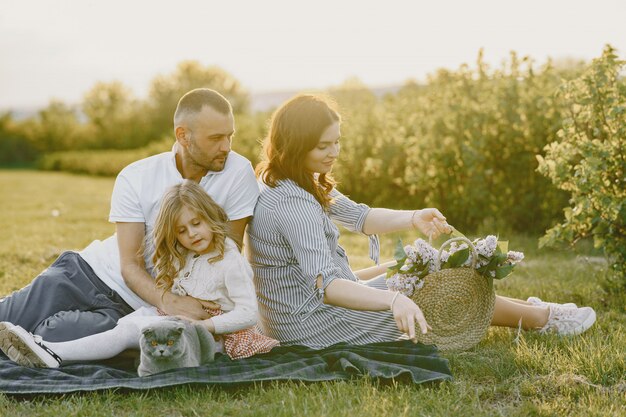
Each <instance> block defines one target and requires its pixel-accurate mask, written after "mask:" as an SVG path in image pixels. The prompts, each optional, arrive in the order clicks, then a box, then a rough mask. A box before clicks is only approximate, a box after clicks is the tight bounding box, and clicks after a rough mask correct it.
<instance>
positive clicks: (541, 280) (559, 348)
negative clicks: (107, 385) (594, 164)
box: [0, 171, 626, 417]
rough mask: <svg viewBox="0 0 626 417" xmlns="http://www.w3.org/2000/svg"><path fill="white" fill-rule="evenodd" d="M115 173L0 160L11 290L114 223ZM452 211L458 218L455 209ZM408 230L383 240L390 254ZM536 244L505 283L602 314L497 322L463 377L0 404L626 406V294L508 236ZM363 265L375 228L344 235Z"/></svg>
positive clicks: (34, 407)
mask: <svg viewBox="0 0 626 417" xmlns="http://www.w3.org/2000/svg"><path fill="white" fill-rule="evenodd" d="M112 187H113V179H111V178H93V177H87V176H77V175H70V174H61V173H41V172H34V171H0V213H1V214H2V216H0V230H2V231H3V238H2V239H1V240H0V294H7V293H10V292H11V291H13V290H16V289H18V288H21V287H23V286H24V285H26V284H28V282H30V281H31V280H32V278H34V277H35V276H36V275H37V274H38V273H39V272H40V271H42V270H43V269H44V268H45V267H47V266H48V265H49V264H50V263H52V262H53V261H54V259H55V258H56V257H57V256H58V255H59V254H60V253H61V252H62V251H63V250H65V249H80V248H82V247H84V246H85V245H87V244H88V243H89V242H90V241H91V240H93V239H99V238H105V237H106V236H108V235H110V234H111V233H112V232H113V231H114V227H113V225H111V224H109V223H108V222H107V215H108V209H109V207H108V205H109V197H110V193H111V189H112ZM451 222H453V221H452V220H451ZM396 238H397V236H391V237H386V238H385V239H383V240H382V246H383V252H384V254H385V255H387V257H389V256H390V254H391V252H392V248H393V242H394V240H395V239H396ZM503 238H506V239H508V240H509V241H510V248H511V249H515V250H522V251H524V252H525V253H526V261H525V262H524V263H522V264H521V265H520V266H519V267H518V269H517V270H516V271H515V273H514V274H513V275H512V276H510V277H508V278H506V279H505V280H503V281H502V282H497V283H496V289H497V291H498V293H501V294H503V295H507V296H511V297H519V298H525V297H527V296H529V295H535V296H539V297H541V298H543V299H549V300H553V301H560V302H566V301H571V302H575V303H578V304H582V305H590V306H592V307H594V308H595V309H596V312H597V313H598V321H597V323H596V325H595V326H594V327H593V328H592V329H591V330H590V331H589V332H587V333H585V334H584V335H583V336H581V337H576V338H558V337H555V336H545V335H538V334H536V333H533V332H518V331H517V330H516V329H491V330H490V331H489V334H488V336H487V337H486V338H485V340H484V341H483V342H482V343H481V344H480V345H479V346H477V347H476V348H474V349H472V350H470V351H468V352H462V353H455V354H452V353H448V354H444V356H445V357H446V358H448V359H449V360H450V365H451V368H452V372H453V374H454V376H455V379H454V381H452V382H449V383H443V384H439V385H429V386H412V385H407V384H400V383H389V384H382V383H379V382H377V381H374V380H370V379H367V378H362V379H358V380H354V381H350V382H328V383H315V384H303V383H299V382H289V383H266V384H262V385H249V386H241V387H236V388H228V389H224V388H217V387H212V386H180V387H176V388H168V389H157V390H151V391H143V392H133V391H121V390H111V391H106V392H98V393H83V394H70V395H62V396H31V397H13V396H6V395H2V394H0V416H35V415H36V416H55V417H57V416H111V415H120V416H122V415H124V416H155V415H159V416H162V415H165V416H197V415H201V416H205V415H206V416H272V417H279V416H346V415H351V414H354V413H358V414H359V415H360V416H363V417H365V416H376V417H381V416H405V415H406V416H410V415H416V416H421V415H424V416H430V415H433V416H457V415H463V416H483V415H484V416H488V415H507V416H508V415H510V416H526V415H538V416H619V415H626V365H625V361H626V358H625V356H626V355H625V351H626V331H625V329H626V314H625V310H624V305H626V295H625V294H620V293H616V292H611V291H609V290H607V288H608V287H607V286H605V285H602V283H603V281H604V280H605V273H604V269H605V267H606V264H605V261H604V259H603V258H602V257H601V256H599V254H598V253H597V252H594V251H593V250H592V249H591V247H590V246H589V245H588V244H585V242H583V244H582V245H580V247H579V248H578V249H577V250H576V251H557V250H538V249H537V244H536V242H537V237H530V236H519V235H518V236H503ZM342 239H343V241H342V244H343V245H344V246H345V247H346V249H347V251H348V254H349V255H351V259H352V264H353V266H354V267H355V269H358V268H361V267H366V266H369V263H368V261H367V258H366V256H359V254H366V253H367V250H366V245H367V242H366V239H364V238H362V237H360V236H355V235H347V236H344V237H343V238H342Z"/></svg>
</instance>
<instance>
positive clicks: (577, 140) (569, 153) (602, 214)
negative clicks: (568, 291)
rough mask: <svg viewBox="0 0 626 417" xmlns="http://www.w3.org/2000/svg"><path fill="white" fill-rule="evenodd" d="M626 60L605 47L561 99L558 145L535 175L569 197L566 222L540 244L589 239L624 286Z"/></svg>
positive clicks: (549, 149) (549, 148)
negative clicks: (624, 74) (564, 110)
mask: <svg viewBox="0 0 626 417" xmlns="http://www.w3.org/2000/svg"><path fill="white" fill-rule="evenodd" d="M625 63H626V61H621V60H618V59H617V56H616V54H615V50H614V49H613V48H612V47H610V46H607V47H606V48H605V49H604V52H603V54H602V57H601V58H598V59H595V60H594V61H593V62H592V64H591V66H590V67H589V68H588V69H587V71H585V73H584V74H582V75H581V76H580V77H578V78H576V79H574V80H572V81H570V82H568V83H566V84H565V85H564V86H563V87H562V88H561V90H560V95H561V96H562V97H563V99H564V100H565V102H566V105H567V117H566V118H565V119H564V120H563V127H562V129H561V130H559V132H558V137H559V140H558V141H554V142H552V143H550V144H549V145H547V146H546V148H545V150H546V155H545V157H541V156H538V157H537V158H538V160H539V168H538V171H539V172H540V173H542V174H543V175H545V176H546V177H548V178H550V180H552V182H553V183H554V184H555V185H556V186H557V187H558V188H560V189H562V190H564V191H566V192H568V193H569V194H570V196H571V198H570V200H569V202H570V204H569V207H566V208H565V210H564V211H565V220H564V221H563V222H562V223H560V224H558V225H556V226H554V227H553V228H551V229H550V230H548V231H547V233H546V235H545V236H544V237H543V238H542V239H541V240H540V245H555V244H557V243H561V242H568V243H575V242H576V241H577V240H579V239H581V238H583V237H585V236H589V235H593V238H594V242H595V246H596V247H598V248H604V251H605V253H606V254H607V256H608V257H609V260H610V264H611V266H612V268H613V270H614V271H615V272H616V273H617V274H618V276H620V277H621V279H622V280H623V284H624V285H626V83H625V82H624V78H623V77H622V76H620V72H621V71H622V70H623V69H624V66H625Z"/></svg>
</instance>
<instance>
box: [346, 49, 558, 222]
mask: <svg viewBox="0 0 626 417" xmlns="http://www.w3.org/2000/svg"><path fill="white" fill-rule="evenodd" d="M561 75H562V72H561V71H560V70H557V69H555V68H554V67H553V66H552V65H550V64H549V63H548V64H547V65H545V66H543V67H541V68H539V69H538V70H537V69H535V68H534V66H533V64H532V62H531V61H530V60H529V59H527V58H524V59H518V57H517V56H516V55H515V54H512V56H511V59H510V61H509V62H508V63H506V64H505V65H503V67H502V68H500V69H497V70H491V69H489V68H488V67H487V66H486V65H485V64H484V63H483V61H482V58H481V57H480V56H479V59H478V64H477V66H476V68H470V67H469V66H467V65H464V66H462V67H461V68H460V69H458V70H457V71H449V70H440V71H438V72H437V73H436V74H435V75H433V76H431V77H430V78H429V79H428V81H427V83H426V84H425V85H421V86H420V85H417V84H415V83H411V84H407V85H406V86H405V87H404V88H403V89H402V90H400V91H399V92H398V93H397V94H394V95H389V96H387V97H385V98H384V99H383V100H379V101H375V100H374V101H372V99H371V98H368V97H367V95H366V93H365V92H363V91H354V92H353V95H354V96H356V97H353V98H352V99H350V100H346V99H345V98H344V97H341V96H340V97H339V99H338V101H339V103H340V104H341V105H342V108H345V107H348V109H347V111H345V113H346V114H347V117H346V122H345V123H344V125H343V126H342V133H343V136H344V137H345V140H344V141H343V142H342V146H343V151H342V152H343V153H344V155H343V157H342V164H341V165H340V166H339V167H338V170H337V176H338V178H339V179H340V181H341V182H342V187H343V189H344V191H345V192H347V193H349V194H351V195H352V197H354V198H355V199H358V200H360V201H364V202H367V203H369V204H372V205H376V206H392V207H398V208H416V207H422V206H434V207H438V208H439V209H441V210H442V212H443V213H444V214H445V215H446V216H447V217H448V219H449V220H450V222H451V223H452V224H454V225H455V226H457V227H458V228H461V229H462V230H476V229H478V228H480V227H487V228H489V230H499V231H504V230H526V231H543V230H545V229H546V228H547V227H549V226H551V225H552V224H554V221H555V219H556V218H557V217H558V216H559V214H560V210H561V208H562V207H563V206H565V205H566V204H567V195H566V193H564V192H562V191H560V190H557V189H555V188H554V187H553V186H552V184H550V181H548V180H547V179H546V178H544V177H542V176H541V175H540V174H538V173H537V172H536V167H537V161H536V160H535V155H536V154H538V153H540V152H541V150H542V148H543V147H544V146H545V145H546V144H547V143H550V142H552V141H553V140H555V139H556V132H557V131H558V129H559V126H560V123H561V107H562V105H561V103H560V99H559V98H558V97H555V95H554V93H555V91H556V90H557V88H558V86H559V85H560V83H561ZM346 102H347V103H348V104H347V105H346V104H345V103H346Z"/></svg>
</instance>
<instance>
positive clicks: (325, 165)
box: [304, 122, 341, 174]
mask: <svg viewBox="0 0 626 417" xmlns="http://www.w3.org/2000/svg"><path fill="white" fill-rule="evenodd" d="M340 137H341V132H340V131H339V122H335V123H333V124H332V125H330V126H328V127H327V128H326V130H324V131H323V132H322V136H321V137H320V140H319V142H318V143H317V146H316V147H315V148H313V149H311V150H310V151H309V153H307V154H306V156H305V157H304V168H305V169H306V170H307V171H309V172H317V173H320V174H327V173H328V172H329V171H330V170H331V168H332V167H333V164H334V163H335V160H336V159H337V157H338V156H339V138H340Z"/></svg>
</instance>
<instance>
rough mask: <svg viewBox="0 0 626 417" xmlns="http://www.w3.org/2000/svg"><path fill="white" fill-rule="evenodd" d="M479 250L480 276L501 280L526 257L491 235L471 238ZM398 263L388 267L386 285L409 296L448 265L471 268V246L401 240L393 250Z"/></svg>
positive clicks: (476, 262) (477, 265)
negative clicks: (439, 247)
mask: <svg viewBox="0 0 626 417" xmlns="http://www.w3.org/2000/svg"><path fill="white" fill-rule="evenodd" d="M472 243H473V245H474V247H475V249H476V260H475V264H474V267H475V268H476V270H477V271H478V273H480V274H481V275H484V276H486V277H489V278H492V279H502V278H504V277H506V276H507V275H509V274H510V273H511V272H513V269H514V268H515V265H517V264H518V263H520V262H521V261H522V260H523V259H524V254H523V253H522V252H515V251H509V250H508V243H507V242H498V239H497V238H496V237H495V236H493V235H489V236H487V237H485V238H479V239H475V240H474V241H472ZM394 257H395V259H396V262H397V263H396V265H394V266H392V267H390V268H389V269H388V270H387V288H389V289H390V290H391V291H400V292H401V293H402V294H404V295H406V296H407V297H410V296H411V295H412V294H413V293H414V292H415V291H416V290H419V289H420V288H422V286H423V285H424V277H426V275H428V274H431V273H433V272H437V271H439V270H441V269H446V268H461V267H468V268H469V267H471V265H472V258H471V257H470V248H469V247H468V245H467V244H466V243H461V244H460V245H458V244H457V243H456V242H452V243H451V244H450V247H449V248H447V249H443V250H442V251H441V256H440V257H439V251H437V250H436V249H435V248H433V247H432V246H431V245H430V244H429V243H428V242H426V241H425V240H423V239H417V240H415V242H413V244H412V245H406V246H403V245H402V242H401V241H398V245H397V246H396V250H395V252H394Z"/></svg>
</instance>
